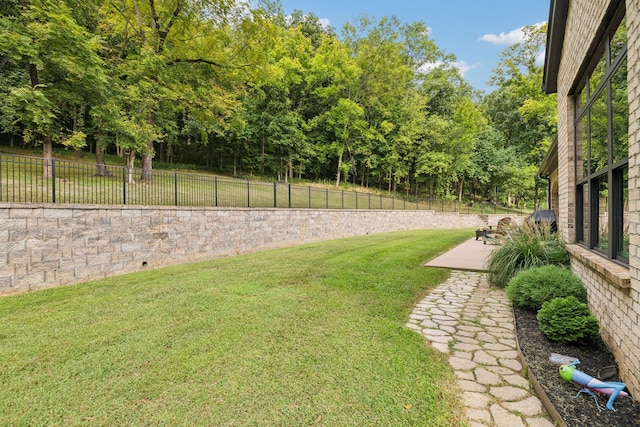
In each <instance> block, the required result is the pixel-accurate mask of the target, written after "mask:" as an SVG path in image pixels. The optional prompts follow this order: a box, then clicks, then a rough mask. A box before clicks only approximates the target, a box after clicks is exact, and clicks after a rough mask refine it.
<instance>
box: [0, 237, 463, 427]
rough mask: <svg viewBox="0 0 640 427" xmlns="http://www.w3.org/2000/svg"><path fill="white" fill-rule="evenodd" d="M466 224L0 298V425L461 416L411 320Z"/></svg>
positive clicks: (387, 421)
mask: <svg viewBox="0 0 640 427" xmlns="http://www.w3.org/2000/svg"><path fill="white" fill-rule="evenodd" d="M470 236H471V232H470V231H469V230H439V231H412V232H402V233H390V234H382V235H370V236H365V237H359V238H351V239H344V240H336V241H330V242H323V243H317V244H310V245H304V246H298V247H293V248H286V249H280V250H273V251H266V252H260V253H255V254H251V255H243V256H237V257H231V258H225V259H218V260H213V261H208V262H202V263H197V264H189V265H181V266H176V267H170V268H164V269H158V270H152V271H145V272H140V273H135V274H128V275H124V276H118V277H114V278H110V279H105V280H100V281H94V282H91V283H85V284H79V285H73V286H68V287H62V288H57V289H50V290H44V291H38V292H33V293H29V294H23V295H16V296H9V297H5V298H0V325H1V326H0V424H1V425H78V424H90V425H110V426H115V425H211V426H310V425H323V426H349V425H353V426H402V425H406V426H459V425H464V424H465V420H464V415H463V414H464V411H463V409H462V404H461V402H460V395H459V391H458V390H457V388H456V387H455V386H454V385H455V379H454V375H453V371H452V369H451V368H450V367H449V365H448V363H447V361H446V358H445V357H444V356H442V355H441V354H439V353H438V352H436V351H433V350H431V349H430V348H428V347H427V345H426V344H425V340H424V338H423V337H421V336H420V335H419V334H417V333H416V332H414V331H411V330H409V329H408V328H406V327H405V323H406V322H407V320H408V316H409V314H410V313H411V310H412V308H413V305H414V304H415V303H417V302H418V301H419V300H420V299H421V298H422V297H423V296H424V295H426V294H427V293H428V292H429V290H430V289H431V288H432V287H434V286H436V285H438V284H440V283H442V282H443V281H444V280H445V279H446V277H447V276H448V272H447V271H444V270H439V269H428V268H422V267H421V263H422V262H423V261H425V260H427V259H430V258H433V257H434V256H436V255H438V254H439V253H441V252H443V251H445V250H446V249H447V248H449V247H451V246H453V245H454V244H457V243H459V242H462V241H464V240H466V239H467V238H469V237H470Z"/></svg>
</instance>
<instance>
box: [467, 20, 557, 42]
mask: <svg viewBox="0 0 640 427" xmlns="http://www.w3.org/2000/svg"><path fill="white" fill-rule="evenodd" d="M542 25H544V22H539V23H537V24H534V25H533V26H534V27H540V26H542ZM523 28H524V27H520V28H516V29H515V30H511V31H509V32H508V33H500V34H485V35H483V36H481V37H480V38H478V40H480V41H483V42H488V43H493V44H495V45H499V46H511V45H512V44H516V43H520V42H523V41H524V31H522V29H523Z"/></svg>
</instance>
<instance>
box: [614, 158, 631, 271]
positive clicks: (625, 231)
mask: <svg viewBox="0 0 640 427" xmlns="http://www.w3.org/2000/svg"><path fill="white" fill-rule="evenodd" d="M617 173H620V174H621V175H622V197H621V202H620V203H621V204H622V206H620V207H618V209H616V211H618V212H620V213H619V215H621V218H619V220H618V221H619V223H620V224H622V229H621V230H617V233H619V234H620V237H619V242H620V243H619V244H618V251H617V253H616V258H618V259H620V260H622V261H625V262H629V168H628V167H624V168H623V169H622V170H621V171H617Z"/></svg>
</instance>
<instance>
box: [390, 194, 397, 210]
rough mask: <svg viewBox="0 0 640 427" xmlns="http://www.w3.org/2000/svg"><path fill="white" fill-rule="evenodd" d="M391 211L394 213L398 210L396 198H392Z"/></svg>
mask: <svg viewBox="0 0 640 427" xmlns="http://www.w3.org/2000/svg"><path fill="white" fill-rule="evenodd" d="M391 210H392V211H394V210H396V197H395V196H391Z"/></svg>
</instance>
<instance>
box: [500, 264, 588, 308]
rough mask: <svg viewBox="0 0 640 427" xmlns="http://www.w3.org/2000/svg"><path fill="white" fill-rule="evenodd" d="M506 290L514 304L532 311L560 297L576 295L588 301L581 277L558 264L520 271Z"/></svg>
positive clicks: (581, 299) (510, 281) (579, 298)
mask: <svg viewBox="0 0 640 427" xmlns="http://www.w3.org/2000/svg"><path fill="white" fill-rule="evenodd" d="M505 292H506V293H507V296H508V297H509V299H510V300H511V302H512V303H513V305H515V306H516V307H520V308H523V309H525V310H531V311H538V310H539V309H540V307H542V304H543V303H545V302H547V301H551V300H552V299H554V298H558V297H567V296H574V297H576V298H577V299H578V300H580V301H582V302H587V290H586V288H585V287H584V285H583V284H582V282H581V281H580V279H579V278H578V277H577V276H576V275H575V274H573V273H572V272H571V270H568V269H566V268H563V267H559V266H557V265H545V266H543V267H534V268H530V269H528V270H522V271H520V272H518V274H516V275H515V277H514V278H513V279H511V280H509V284H508V285H507V287H506V289H505Z"/></svg>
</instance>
